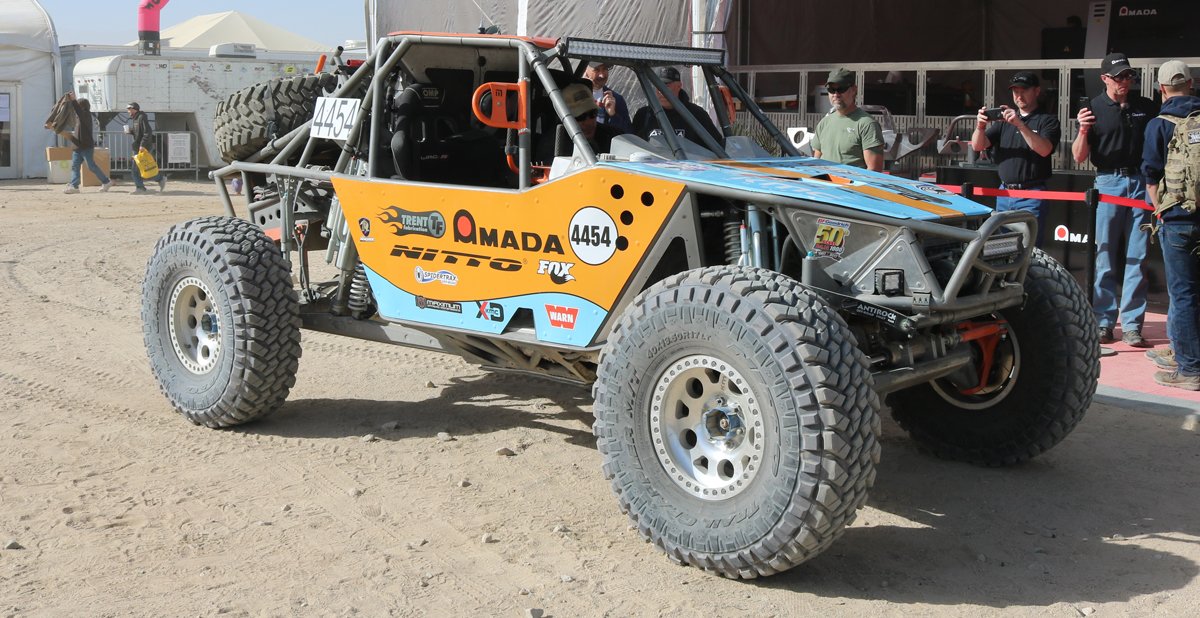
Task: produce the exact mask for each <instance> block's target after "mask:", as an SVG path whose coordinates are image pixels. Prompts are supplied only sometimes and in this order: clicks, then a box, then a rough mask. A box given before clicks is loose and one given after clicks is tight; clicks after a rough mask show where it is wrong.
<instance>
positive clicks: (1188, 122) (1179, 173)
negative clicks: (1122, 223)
mask: <svg viewBox="0 0 1200 618" xmlns="http://www.w3.org/2000/svg"><path fill="white" fill-rule="evenodd" d="M1159 118H1162V119H1163V120H1166V121H1167V122H1169V123H1171V124H1173V125H1175V134H1174V135H1172V136H1171V141H1170V143H1168V144H1167V160H1166V167H1165V168H1164V169H1163V172H1164V173H1163V182H1162V184H1161V185H1159V186H1160V189H1159V197H1158V208H1156V209H1155V210H1154V214H1155V215H1161V214H1162V213H1163V212H1164V211H1166V210H1167V209H1168V208H1170V207H1172V206H1179V207H1180V208H1182V209H1184V210H1186V211H1188V212H1189V213H1192V212H1196V198H1197V194H1198V193H1200V191H1198V189H1200V111H1195V112H1192V113H1191V115H1189V116H1188V117H1187V118H1181V117H1179V116H1171V115H1168V114H1162V115H1160V116H1159Z"/></svg>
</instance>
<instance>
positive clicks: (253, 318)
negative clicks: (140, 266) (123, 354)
mask: <svg viewBox="0 0 1200 618" xmlns="http://www.w3.org/2000/svg"><path fill="white" fill-rule="evenodd" d="M142 323H143V326H142V329H143V334H144V337H145V341H146V352H147V354H148V355H149V357H150V367H151V369H153V371H154V376H155V378H157V379H158V384H159V387H160V388H161V389H162V391H163V393H164V394H165V395H166V396H167V399H168V400H170V402H171V405H172V406H174V407H175V409H176V410H177V411H178V412H179V413H180V414H183V415H184V416H185V417H186V418H187V419H188V420H190V421H192V422H193V423H196V424H199V425H206V426H208V427H228V426H231V425H239V424H241V423H245V422H248V421H252V420H254V419H256V418H260V417H262V416H264V415H266V414H269V413H270V412H272V411H274V410H275V409H276V408H278V407H279V406H280V405H281V404H282V403H283V401H284V400H285V399H287V395H288V391H289V390H290V389H291V388H292V386H293V385H295V383H296V368H297V366H298V364H299V358H300V317H299V304H298V300H297V295H296V291H295V290H294V289H293V288H292V282H291V275H290V271H289V267H288V264H287V262H286V261H285V260H284V259H283V255H282V254H281V253H280V251H279V248H278V247H276V246H275V244H274V243H273V242H272V241H271V239H269V238H267V236H266V235H265V234H263V232H262V230H261V229H260V228H258V227H257V226H255V225H254V224H252V223H250V222H249V221H245V220H243V219H233V218H228V217H205V218H202V219H194V220H192V221H188V222H186V223H182V224H180V225H176V226H174V227H172V228H171V229H170V230H169V231H168V232H167V234H166V235H165V236H163V237H162V238H161V239H160V240H159V241H158V245H157V246H155V248H154V255H153V256H152V257H151V258H150V262H149V263H148V264H147V265H146V279H145V281H144V282H143V284H142Z"/></svg>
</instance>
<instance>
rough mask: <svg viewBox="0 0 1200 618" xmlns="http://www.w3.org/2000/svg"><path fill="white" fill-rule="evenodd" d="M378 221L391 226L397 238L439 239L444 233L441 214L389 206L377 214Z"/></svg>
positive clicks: (444, 223)
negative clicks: (413, 236)
mask: <svg viewBox="0 0 1200 618" xmlns="http://www.w3.org/2000/svg"><path fill="white" fill-rule="evenodd" d="M363 220H364V221H365V219H363ZM379 220H380V221H382V222H384V223H390V224H392V233H393V234H395V235H397V236H406V235H408V234H420V235H422V236H430V237H432V238H441V237H442V235H443V234H445V233H446V218H445V217H443V216H442V213H440V212H437V211H432V210H431V211H427V212H411V211H408V210H403V209H401V208H400V207H399V206H391V207H389V208H387V209H386V210H384V211H383V212H382V213H380V214H379Z"/></svg>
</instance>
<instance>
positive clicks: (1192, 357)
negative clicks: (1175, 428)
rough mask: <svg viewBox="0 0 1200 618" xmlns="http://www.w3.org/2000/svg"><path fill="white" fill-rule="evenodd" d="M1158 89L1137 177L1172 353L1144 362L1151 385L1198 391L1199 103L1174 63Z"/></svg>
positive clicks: (1188, 77)
mask: <svg viewBox="0 0 1200 618" xmlns="http://www.w3.org/2000/svg"><path fill="white" fill-rule="evenodd" d="M1158 89H1159V91H1160V92H1161V93H1162V101H1163V103H1162V111H1161V112H1160V113H1159V116H1158V117H1157V118H1155V119H1153V120H1151V121H1150V124H1149V125H1147V126H1146V145H1145V147H1144V148H1143V150H1142V172H1143V173H1144V174H1145V175H1146V193H1147V194H1149V196H1150V200H1151V203H1153V204H1154V210H1155V213H1156V214H1158V216H1159V217H1160V218H1161V221H1162V225H1161V227H1159V232H1158V233H1159V237H1160V239H1161V240H1162V242H1161V243H1160V244H1161V245H1162V253H1163V267H1164V269H1165V270H1166V271H1167V293H1168V294H1169V295H1170V297H1171V310H1170V311H1168V312H1167V337H1168V338H1169V339H1170V340H1171V346H1172V348H1168V349H1161V350H1150V351H1149V352H1147V353H1146V356H1147V357H1148V358H1150V360H1152V361H1154V364H1155V365H1157V366H1158V367H1159V368H1160V369H1162V371H1158V372H1155V374H1154V381H1155V382H1157V383H1159V384H1161V385H1163V386H1171V387H1174V388H1182V389H1185V390H1190V391H1200V208H1197V197H1198V196H1197V195H1196V186H1197V182H1198V181H1200V98H1198V97H1194V96H1192V71H1191V69H1189V68H1188V66H1187V65H1186V64H1184V63H1183V62H1180V61H1179V60H1171V61H1168V62H1166V63H1164V64H1163V65H1162V67H1160V68H1159V69H1158ZM1168 164H1170V166H1168ZM1168 167H1170V170H1169V171H1168Z"/></svg>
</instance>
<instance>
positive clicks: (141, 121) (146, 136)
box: [125, 101, 167, 193]
mask: <svg viewBox="0 0 1200 618" xmlns="http://www.w3.org/2000/svg"><path fill="white" fill-rule="evenodd" d="M125 111H126V112H129V124H130V126H131V128H130V130H129V132H130V133H131V134H132V135H133V154H135V155H136V154H137V153H138V151H139V150H141V149H142V148H145V149H146V150H148V151H149V152H150V154H152V155H153V154H154V130H153V129H151V128H150V119H149V118H146V115H145V114H143V113H142V106H141V105H138V104H137V101H134V102H133V103H130V104H129V105H126V106H125ZM146 180H149V181H151V182H157V183H158V191H159V193H162V192H163V191H166V190H167V177H166V176H164V175H163V173H162V170H161V169H160V170H159V172H158V175H157V176H154V177H151V178H147V179H146ZM133 184H134V187H135V188H134V190H133V192H134V193H145V192H146V183H145V181H144V180H142V174H141V172H140V171H139V170H138V168H137V166H136V165H135V166H133Z"/></svg>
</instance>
